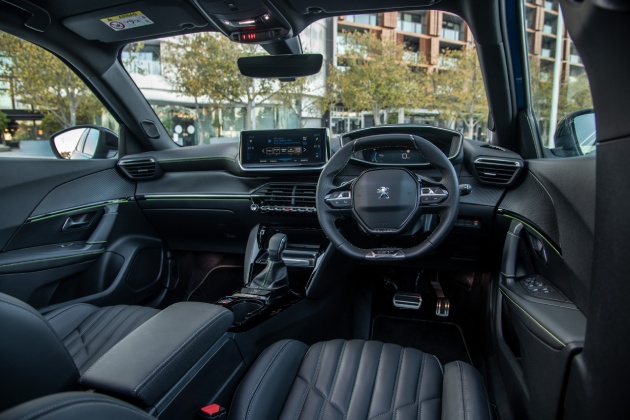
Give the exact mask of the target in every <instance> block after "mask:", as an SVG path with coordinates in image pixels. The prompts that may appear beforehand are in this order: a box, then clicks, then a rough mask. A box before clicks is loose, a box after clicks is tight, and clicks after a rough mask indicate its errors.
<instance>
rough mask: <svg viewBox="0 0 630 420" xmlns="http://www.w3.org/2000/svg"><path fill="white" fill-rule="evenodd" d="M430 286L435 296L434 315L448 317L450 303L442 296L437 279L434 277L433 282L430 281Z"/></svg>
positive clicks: (440, 286)
mask: <svg viewBox="0 0 630 420" xmlns="http://www.w3.org/2000/svg"><path fill="white" fill-rule="evenodd" d="M431 286H433V290H434V291H435V294H436V295H437V302H436V303H435V315H436V316H441V317H443V318H446V317H448V315H449V314H450V312H451V301H450V300H448V298H447V297H446V296H444V291H443V290H442V285H441V284H440V279H439V277H437V276H436V278H435V280H431Z"/></svg>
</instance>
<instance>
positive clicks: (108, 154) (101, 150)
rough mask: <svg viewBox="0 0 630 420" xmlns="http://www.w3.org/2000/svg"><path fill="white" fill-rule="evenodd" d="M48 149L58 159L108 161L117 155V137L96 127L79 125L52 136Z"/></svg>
mask: <svg viewBox="0 0 630 420" xmlns="http://www.w3.org/2000/svg"><path fill="white" fill-rule="evenodd" d="M50 148H51V149H52V151H53V153H54V154H55V156H56V157H57V158H59V159H110V158H114V157H116V156H117V155H118V135H117V134H116V133H114V132H113V131H111V130H109V129H107V128H103V127H98V126H96V125H79V126H76V127H70V128H66V129H64V130H61V131H58V132H56V133H55V134H53V135H52V137H51V138H50Z"/></svg>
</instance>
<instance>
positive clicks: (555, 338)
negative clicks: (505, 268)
mask: <svg viewBox="0 0 630 420" xmlns="http://www.w3.org/2000/svg"><path fill="white" fill-rule="evenodd" d="M501 294H502V295H503V296H505V297H506V298H508V300H509V301H510V302H512V303H513V304H514V305H515V306H516V307H517V308H518V309H520V310H521V311H523V313H524V314H525V315H527V317H528V318H529V319H531V320H532V321H534V323H535V324H536V325H538V326H539V327H540V328H542V329H543V330H544V331H545V332H546V333H547V334H549V336H550V337H551V338H553V339H554V340H556V341H557V342H558V343H560V344H561V345H562V347H566V346H567V345H566V344H564V343H563V342H562V341H561V340H560V339H559V338H558V337H556V336H555V335H553V334H552V333H551V332H550V331H549V330H548V329H547V328H545V327H543V325H542V324H541V323H540V322H538V321H536V319H534V317H533V316H531V315H530V314H529V312H527V311H526V310H525V309H523V308H521V306H520V305H519V304H518V303H516V302H514V301H513V300H512V298H510V297H509V296H508V295H507V294H506V293H505V292H504V291H503V290H501Z"/></svg>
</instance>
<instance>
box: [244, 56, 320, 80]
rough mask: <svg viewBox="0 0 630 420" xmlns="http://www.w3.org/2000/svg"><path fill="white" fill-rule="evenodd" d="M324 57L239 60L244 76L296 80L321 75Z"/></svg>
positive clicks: (272, 57) (279, 57) (262, 57)
mask: <svg viewBox="0 0 630 420" xmlns="http://www.w3.org/2000/svg"><path fill="white" fill-rule="evenodd" d="M323 62H324V57H323V56H322V55H321V54H286V55H257V56H253V57H241V58H239V59H238V69H239V70H240V72H241V74H242V75H243V76H247V77H255V78H259V79H271V78H278V79H295V78H296V77H304V76H311V75H313V74H316V73H319V71H320V70H321V68H322V63H323Z"/></svg>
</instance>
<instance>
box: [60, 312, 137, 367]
mask: <svg viewBox="0 0 630 420" xmlns="http://www.w3.org/2000/svg"><path fill="white" fill-rule="evenodd" d="M126 308H127V307H125V306H122V307H121V308H120V311H118V313H117V314H115V315H114V316H113V317H111V319H110V320H109V321H107V322H106V323H105V324H103V325H101V327H100V328H98V329H97V331H96V332H95V333H93V334H91V335H92V338H88V332H87V330H86V331H85V332H84V333H83V334H81V333H79V335H80V336H82V337H85V339H84V340H83V349H85V352H86V353H87V352H88V349H87V346H88V345H90V344H92V341H94V340H95V339H96V338H97V337H98V336H99V334H100V333H101V332H102V331H103V330H104V329H105V328H107V327H108V326H109V325H110V324H111V323H112V322H114V321H116V320H117V319H118V316H119V315H120V314H121V313H123V312H124V310H125V309H126ZM105 312H109V310H107V311H105ZM105 315H107V314H106V313H104V314H103V315H102V316H101V317H100V318H99V320H100V319H103V318H104V317H105ZM92 325H94V324H92ZM78 330H79V329H78V328H77V331H78ZM80 350H81V348H79V349H77V351H75V352H74V353H73V354H72V356H74V355H76V354H77V353H78V352H79V351H80Z"/></svg>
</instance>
